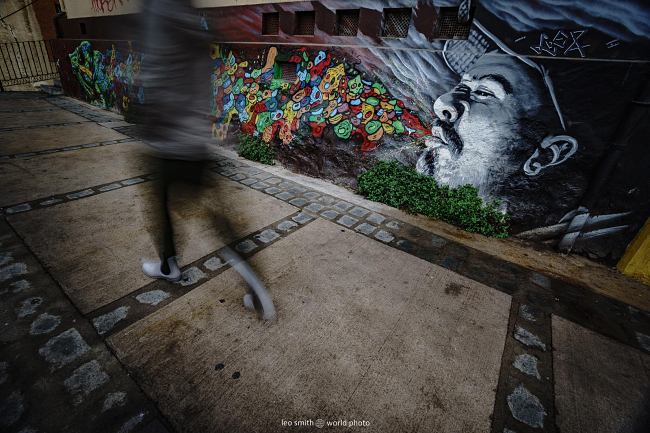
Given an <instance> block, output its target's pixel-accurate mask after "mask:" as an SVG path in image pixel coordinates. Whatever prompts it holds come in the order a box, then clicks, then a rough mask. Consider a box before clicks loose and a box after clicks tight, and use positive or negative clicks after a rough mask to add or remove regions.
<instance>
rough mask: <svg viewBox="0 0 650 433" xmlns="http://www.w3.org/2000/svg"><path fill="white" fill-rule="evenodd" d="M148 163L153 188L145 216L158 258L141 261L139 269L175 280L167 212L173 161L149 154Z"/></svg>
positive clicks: (175, 267) (170, 225)
mask: <svg viewBox="0 0 650 433" xmlns="http://www.w3.org/2000/svg"><path fill="white" fill-rule="evenodd" d="M148 158H149V162H150V167H151V168H152V171H153V172H154V173H155V175H156V178H155V180H154V181H153V187H154V191H153V194H151V196H150V200H149V203H148V206H147V208H146V211H145V217H146V218H147V220H148V221H149V223H148V228H149V233H150V234H151V237H152V239H153V242H154V245H155V247H156V248H157V250H158V254H159V257H160V260H148V261H144V262H143V263H142V271H143V272H144V273H145V274H146V275H147V276H149V277H151V278H161V279H166V280H170V281H178V280H179V279H180V277H181V272H180V269H179V267H178V264H177V263H176V257H175V256H176V249H175V247H174V230H173V225H172V222H171V218H170V213H169V190H170V187H171V185H172V183H174V168H173V162H170V160H166V159H161V158H155V157H151V156H149V157H148Z"/></svg>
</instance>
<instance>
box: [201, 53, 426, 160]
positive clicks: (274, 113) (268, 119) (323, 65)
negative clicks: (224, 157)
mask: <svg viewBox="0 0 650 433" xmlns="http://www.w3.org/2000/svg"><path fill="white" fill-rule="evenodd" d="M212 58H213V60H214V72H213V77H214V80H213V94H214V100H213V113H214V114H215V122H214V133H215V135H216V136H217V137H218V138H222V139H223V138H225V136H224V133H225V132H226V131H227V127H228V125H229V124H230V123H231V121H232V119H233V116H237V119H238V121H239V123H240V125H241V130H242V132H244V133H247V134H253V135H258V136H260V137H261V138H262V139H263V140H264V141H265V142H267V143H270V142H271V141H273V140H274V139H278V140H279V142H281V143H282V144H283V145H285V146H286V145H289V144H291V142H292V141H294V139H296V138H297V137H299V136H297V135H296V134H297V133H298V131H300V130H301V129H308V130H309V132H310V135H311V137H312V138H316V139H321V138H323V133H324V131H325V129H326V128H331V129H332V131H333V132H334V135H335V136H336V138H337V139H339V140H346V141H347V140H349V141H352V142H356V143H358V144H360V150H361V151H362V152H370V151H373V150H375V149H376V147H377V146H378V144H379V143H380V142H381V140H382V138H383V137H384V135H386V136H393V137H400V136H408V137H411V138H421V137H423V136H425V135H427V134H428V133H429V128H428V127H425V126H424V125H423V124H422V122H421V121H420V119H419V118H418V117H417V116H416V115H414V114H412V113H411V111H410V110H408V109H407V108H405V107H404V103H403V102H402V101H401V100H399V99H396V98H394V97H393V95H391V93H390V92H389V91H388V90H387V89H386V86H384V84H383V83H382V82H381V81H378V80H373V79H372V78H370V77H364V76H363V73H362V72H361V71H360V70H357V69H356V68H355V67H354V65H351V64H348V63H346V62H345V60H344V59H341V58H339V57H338V56H337V55H336V54H334V53H333V52H332V51H329V50H328V51H325V50H317V51H311V52H310V51H308V50H307V49H306V48H298V49H294V50H290V51H288V52H287V53H286V54H284V55H281V56H278V50H277V48H275V47H269V48H268V49H267V50H266V53H265V55H264V56H262V58H261V59H260V60H261V61H251V62H250V64H249V61H247V60H245V59H241V58H240V59H237V57H236V56H235V55H234V54H233V52H232V51H231V50H228V49H222V48H221V47H220V46H218V45H213V46H212ZM281 59H284V60H281ZM411 142H412V140H411Z"/></svg>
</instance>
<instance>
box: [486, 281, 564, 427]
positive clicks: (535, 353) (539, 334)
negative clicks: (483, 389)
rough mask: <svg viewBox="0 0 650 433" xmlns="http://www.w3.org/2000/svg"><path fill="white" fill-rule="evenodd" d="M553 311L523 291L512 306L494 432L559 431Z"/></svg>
mask: <svg viewBox="0 0 650 433" xmlns="http://www.w3.org/2000/svg"><path fill="white" fill-rule="evenodd" d="M552 335H553V333H552V329H551V315H550V314H549V313H547V312H544V311H542V310H540V309H538V308H536V307H534V306H532V305H531V303H529V302H528V301H527V300H526V299H525V298H522V293H521V292H519V293H517V294H515V296H514V297H513V300H512V304H511V307H510V319H509V321H508V335H507V337H506V343H505V347H504V351H503V357H502V359H501V369H500V372H499V384H498V387H497V392H496V399H495V403H494V412H493V415H492V430H491V431H492V433H509V432H516V433H532V432H550V433H556V432H557V431H558V430H557V427H556V424H555V399H554V375H553V354H552V350H553V346H552Z"/></svg>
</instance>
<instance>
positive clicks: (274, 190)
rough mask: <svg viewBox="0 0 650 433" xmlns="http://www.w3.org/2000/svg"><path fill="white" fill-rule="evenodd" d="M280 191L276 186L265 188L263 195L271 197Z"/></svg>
mask: <svg viewBox="0 0 650 433" xmlns="http://www.w3.org/2000/svg"><path fill="white" fill-rule="evenodd" d="M280 191H282V190H281V189H280V188H278V187H277V186H272V187H270V188H266V189H265V190H264V192H265V193H267V194H271V195H274V194H277V193H279V192H280Z"/></svg>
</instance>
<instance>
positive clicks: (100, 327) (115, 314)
mask: <svg viewBox="0 0 650 433" xmlns="http://www.w3.org/2000/svg"><path fill="white" fill-rule="evenodd" d="M128 314H129V307H128V306H126V305H123V306H121V307H117V308H116V309H115V310H113V311H111V312H110V313H106V314H102V315H101V316H97V317H95V318H94V319H93V326H94V327H95V329H96V330H97V332H98V333H99V335H104V334H106V333H107V332H108V331H110V330H111V329H113V328H114V327H115V325H117V324H118V323H119V322H120V321H121V320H124V319H126V316H127V315H128Z"/></svg>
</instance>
